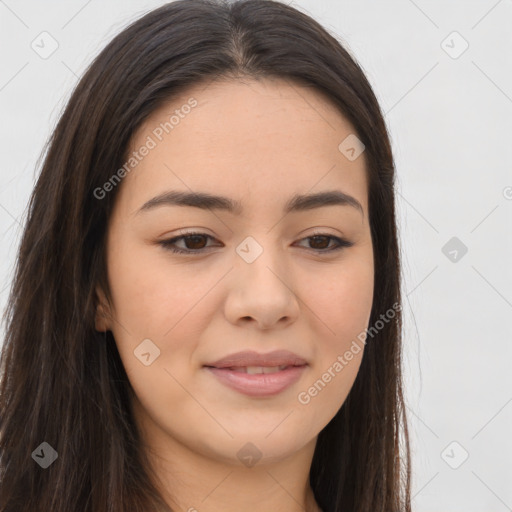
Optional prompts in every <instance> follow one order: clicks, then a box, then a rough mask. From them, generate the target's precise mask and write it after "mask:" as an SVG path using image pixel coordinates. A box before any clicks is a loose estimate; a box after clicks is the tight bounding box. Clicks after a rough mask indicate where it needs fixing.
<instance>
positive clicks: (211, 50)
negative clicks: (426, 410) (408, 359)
mask: <svg viewBox="0 0 512 512" xmlns="http://www.w3.org/2000/svg"><path fill="white" fill-rule="evenodd" d="M393 186H394V163H393V157H392V153H391V148H390V142H389V137H388V134H387V131H386V127H385V123H384V121H383V117H382V114H381V111H380V109H379V106H378V103H377V100H376V98H375V96H374V94H373V92H372V89H371V87H370V85H369V84H368V81H367V79H366V78H365V76H364V74H363V72H362V70H361V69H360V67H359V66H358V65H357V63H356V62H355V61H354V60H353V59H352V58H351V57H350V56H349V54H348V53H347V51H346V50H345V49H344V48H343V47H342V46H341V45H340V44H339V42H337V41H336V40H335V39H334V38H333V37H332V36H330V35H329V34H328V33H327V32H326V31H325V30H324V29H323V28H322V27H321V26H320V25H319V24H318V23H317V22H315V21H314V20H313V19H311V18H310V17H308V16H306V15H305V14H303V13H301V12H299V11H298V10H296V9H294V8H292V7H290V6H287V5H285V4H282V3H278V2H274V1H268V0H249V1H241V2H234V3H231V4H228V3H221V2H215V1H208V0H182V1H176V2H173V3H169V4H166V5H164V6H163V7H161V8H159V9H156V10H154V11H152V12H150V13H149V14H147V15H145V16H144V17H142V18H141V19H139V20H138V21H136V22H135V23H133V24H132V25H131V26H130V27H128V28H127V29H125V30H124V31H123V32H122V33H120V34H119V35H118V36H117V37H116V38H115V39H114V40H113V41H112V42H111V43H110V44H109V45H108V46H107V47H106V48H105V49H104V50H103V51H102V52H101V54H100V55H99V56H98V57H97V58H96V59H95V61H94V62H93V63H92V65H91V66H90V67H89V69H88V70H87V72H86V73H85V75H84V76H83V78H82V79H81V80H80V82H79V84H78V85H77V87H76V89H75V91H74V93H73V95H72V97H71V99H70V101H69V103H68V105H67V107H66V109H65V111H64V113H63V114H62V117H61V119H60V121H59V123H58V126H57V128H56V129H55V132H54V134H53V136H52V138H51V140H50V142H49V148H48V151H47V154H46V157H45V161H44V165H43V168H42V172H41V174H40V177H39V179H38V181H37V184H36V187H35V189H34V192H33V195H32V197H31V201H30V205H29V214H28V219H27V223H26V226H25V231H24V234H23V238H22V241H21V245H20V248H19V254H18V259H17V268H16V274H15V278H14V282H13V287H12V290H11V295H10V298H9V302H8V308H7V312H6V313H7V315H6V318H7V329H6V332H7V335H6V340H5V342H4V345H3V348H2V358H1V363H2V377H1V379H2V380H1V383H0V393H1V396H0V411H1V416H0V453H1V476H0V478H1V482H2V484H1V486H0V511H1V512H11V511H17V512H20V511H28V510H31V511H34V510H45V511H46V510H52V511H55V512H57V511H58V512H60V511H62V512H63V511H70V510H76V511H78V510H80V511H88V510H90V511H94V512H100V511H105V512H106V511H114V510H115V511H124V510H126V511H128V510H129V511H141V512H142V511H147V510H167V511H169V510H173V511H178V510H180V511H181V510H188V511H190V512H191V511H194V510H197V511H220V510H222V511H230V510H247V511H254V512H256V511H263V510H265V511H267V510H282V511H290V512H291V511H299V510H307V511H308V512H309V511H324V512H331V511H332V512H334V511H336V512H338V511H348V510H350V511H354V512H363V511H373V512H376V511H381V512H384V511H385V512H389V511H409V510H410V494H409V493H410V491H409V488H410V470H409V464H410V461H409V446H408V435H407V423H406V416H405V411H404V399H403V395H402V383H401V378H402V377H401V337H400V334H401V315H400V310H401V307H400V259H399V248H398V240H397V233H396V223H395V206H394V190H393Z"/></svg>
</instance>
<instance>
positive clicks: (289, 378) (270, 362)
mask: <svg viewBox="0 0 512 512" xmlns="http://www.w3.org/2000/svg"><path fill="white" fill-rule="evenodd" d="M307 367H308V363H307V361H306V360H305V359H303V358H302V357H299V356H298V355H297V354H294V353H293V352H290V351H288V350H276V351H274V352H269V353H268V354H259V353H258V352H254V351H245V352H237V353H236V354H231V355H229V356H227V357H223V358H222V359H219V360H218V361H215V362H213V363H209V364H206V365H204V368H205V370H207V371H208V372H209V373H210V374H211V375H213V376H214V377H216V379H217V380H218V381H219V382H220V383H222V384H223V385H225V386H227V387H229V388H231V389H233V390H235V391H237V392H239V393H243V394H245V395H248V396H250V397H254V398H256V397H259V398H265V397H272V396H275V395H278V394H279V393H281V392H283V391H284V390H285V389H287V388H289V387H291V386H292V385H293V384H295V383H296V382H297V381H298V380H299V379H300V378H301V376H302V375H303V373H304V372H305V371H306V368H307Z"/></svg>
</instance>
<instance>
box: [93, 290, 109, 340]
mask: <svg viewBox="0 0 512 512" xmlns="http://www.w3.org/2000/svg"><path fill="white" fill-rule="evenodd" d="M96 299H97V300H96V302H97V304H98V305H97V306H96V316H95V329H96V330H97V331H98V332H106V331H110V330H112V323H111V319H112V318H111V317H112V315H111V311H110V307H109V306H108V303H107V299H106V297H105V294H104V293H103V290H102V289H101V287H100V286H99V285H97V286H96Z"/></svg>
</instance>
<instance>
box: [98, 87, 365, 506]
mask: <svg viewBox="0 0 512 512" xmlns="http://www.w3.org/2000/svg"><path fill="white" fill-rule="evenodd" d="M190 97H194V98H195V99H196V100H197V101H198V105H197V106H196V107H195V108H194V109H192V111H191V112H190V113H189V114H188V115H186V116H183V118H182V119H180V122H179V124H178V125H177V126H175V127H174V129H173V130H172V132H170V133H169V134H167V135H165V137H164V138H163V140H162V141H161V142H158V144H157V146H156V147H155V148H154V149H152V150H151V151H150V152H149V154H148V155H147V156H145V157H144V158H143V160H142V161H141V162H140V163H139V164H138V165H137V166H136V168H135V169H134V170H133V171H132V172H131V173H129V174H127V175H126V177H125V178H124V179H123V181H122V183H121V184H120V185H119V186H120V190H119V191H118V192H119V195H118V197H117V198H116V203H115V207H114V211H113V214H112V217H111V219H110V221H109V226H108V238H107V260H108V263H107V268H108V275H109V284H110V286H111V291H112V299H113V302H112V304H110V305H107V304H106V302H105V295H104V293H103V291H102V290H101V289H100V288H99V287H98V288H97V293H98V298H99V300H100V301H101V302H102V303H103V305H102V306H101V307H100V308H99V309H98V314H97V318H96V329H97V330H98V331H105V330H111V331H112V333H113V335H114V337H115V340H116V344H117V347H118V350H119V353H120V356H121V359H122V361H123V364H124V367H125V369H126V372H127V375H128V378H129V379H130V382H131V384H132V387H133V389H134V392H135V396H134V397H133V404H134V409H135V417H136V422H137V425H138V428H139V429H140V431H141V433H142V436H143V439H144V444H145V448H146V450H147V453H148V454H149V456H150V460H151V462H152V465H153V467H154V468H155V471H156V473H157V475H158V485H159V486H160V489H161V491H162V493H163V494H164V496H165V497H166V499H167V500H168V503H169V504H170V505H171V506H174V507H175V510H180V511H189V512H192V511H194V510H197V511H200V512H220V511H222V512H231V511H240V510H251V511H252V512H260V511H261V512H263V511H265V512H267V511H268V510H276V511H282V512H299V511H301V512H302V511H304V510H306V511H308V512H309V511H317V510H320V509H319V508H318V506H317V504H316V502H315V500H314V497H313V494H312V491H311V488H310V486H309V481H308V478H309V470H310V466H311V461H312V457H313V453H314V449H315V443H316V439H317V436H318V434H319V432H320V431H321V430H322V429H323V428H324V427H325V426H326V425H327V424H328V423H329V421H330V420H331V419H332V418H333V416H334V415H335V414H336V412H337V411H338V410H339V408H340V407H341V405H342V404H343V402H344V401H345V399H346V397H347V395H348V392H349V391H350V388H351V387H352V384H353V382H354V380H355V377H356V375H357V372H358V370H359V366H360V362H361V358H362V355H363V350H360V351H359V353H358V354H356V355H354V356H353V359H352V360H351V361H350V362H349V363H348V364H347V365H346V366H345V367H344V368H343V371H341V372H340V373H338V374H336V376H335V377H334V378H332V379H331V382H329V383H328V384H327V385H326V386H325V387H324V389H323V390H322V391H321V392H319V393H318V394H317V396H315V397H313V398H311V401H310V402H309V403H308V404H307V405H304V404H301V403H300V402H299V401H298V399H297V396H298V394H299V393H300V392H301V391H307V390H308V388H309V387H310V386H311V385H312V384H313V383H314V382H315V381H317V380H318V379H320V378H321V377H322V374H324V373H325V372H326V371H327V369H328V368H329V367H332V366H333V363H334V362H335V361H336V360H337V357H338V356H339V355H343V354H344V353H345V352H346V351H347V350H348V349H349V348H350V346H351V343H352V342H353V341H354V340H356V339H357V336H358V335H359V334H360V333H361V332H362V331H364V329H365V328H366V327H367V326H368V322H369V317H370V312H371V307H372V296H373V279H374V268H373V251H372V240H371V233H370V226H369V220H368V202H367V185H368V184H367V177H366V170H365V165H366V164H365V158H364V157H365V155H364V153H363V154H362V155H361V156H360V157H358V158H357V159H355V160H353V161H350V160H349V159H347V158H346V157H345V156H344V155H343V154H342V153H341V152H340V150H339V149H338V145H339V144H340V142H341V141H343V140H344V139H345V138H346V137H347V136H348V135H350V134H354V133H355V130H354V128H353V126H351V124H350V123H349V122H348V121H347V120H346V119H345V118H344V117H343V116H342V115H341V114H340V113H339V111H338V110H336V109H335V108H334V107H333V105H331V104H330V103H329V102H328V100H327V99H326V98H325V97H323V96H322V95H321V94H319V93H318V92H316V91H314V90H313V89H312V88H304V87H302V86H299V85H297V84H293V85H292V84H291V83H290V82H286V81H281V80H270V79H265V80H263V81H255V80H244V81H227V80H224V81H217V82H212V83H210V84H209V85H208V86H205V85H204V84H203V85H201V86H195V87H194V88H191V89H189V90H188V91H187V92H186V94H183V95H182V96H180V97H179V98H175V99H174V100H173V102H172V103H168V104H167V105H165V106H163V107H162V108H160V109H159V110H157V111H155V112H154V113H153V114H152V115H151V116H150V117H149V118H148V119H147V120H146V122H145V124H144V125H143V126H141V127H140V129H139V131H138V132H137V133H136V134H135V136H134V138H133V140H132V142H131V148H130V151H132V150H136V149H137V148H140V146H141V145H143V144H144V143H145V141H146V140H147V137H148V135H151V134H152V130H154V129H155V127H157V126H158V125H159V124H160V123H161V122H165V121H167V120H168V119H169V115H170V113H171V112H172V111H174V110H175V109H177V108H180V107H181V106H182V105H184V104H185V103H186V102H187V100H188V98H190ZM153 138H155V137H154V136H153ZM167 190H179V191H185V192H190V191H201V192H209V193H212V194H220V195H223V196H227V197H230V198H233V199H236V200H240V201H241V202H242V204H243V214H242V215H233V214H231V213H229V212H227V211H221V210H219V211H208V210H201V209H199V208H193V207H182V206H169V205H166V206H161V207H158V208H154V209H152V210H148V211H146V212H144V213H137V211H138V210H139V208H140V207H141V206H142V205H143V204H144V203H145V202H146V201H148V200H149V199H151V198H152V197H154V196H156V195H158V194H160V193H162V192H163V191H167ZM325 190H341V191H343V192H345V193H347V194H350V195H351V196H353V197H354V198H356V199H357V200H358V201H359V202H360V203H361V205H362V207H363V214H361V212H359V211H358V210H357V209H356V208H353V207H351V206H347V205H345V206H340V205H334V206H324V207H320V208H316V209H313V210H309V211H305V212H298V213H288V214H287V215H284V216H283V213H282V208H283V205H284V204H285V202H286V201H287V200H288V199H289V198H290V197H291V196H292V195H294V194H296V193H308V192H309V193H311V192H319V191H325ZM315 228H318V229H315ZM180 229H186V230H187V231H188V232H192V231H200V232H204V233H206V234H208V235H210V236H211V237H213V238H204V237H203V238H200V239H199V240H196V241H195V242H194V240H190V239H189V241H188V244H187V241H186V240H183V239H182V240H181V241H178V242H177V245H178V247H180V248H182V249H190V250H194V249H195V250H196V251H197V250H198V249H200V248H203V247H211V248H210V249H208V248H207V249H206V250H205V252H203V253H202V254H201V253H198V254H197V255H182V254H174V253H172V252H171V251H169V250H168V249H167V250H166V249H165V248H164V247H162V246H161V245H159V242H161V241H162V240H168V239H170V238H172V237H176V236H180V235H183V233H181V232H180V231H179V230H180ZM315 231H316V232H318V231H320V232H322V233H327V234H328V235H329V236H339V237H341V238H346V239H347V240H349V241H351V242H353V244H354V245H353V246H352V247H346V248H342V249H341V250H339V251H332V252H330V253H329V252H325V247H327V246H328V247H333V246H336V241H335V240H333V239H327V240H326V241H325V240H324V241H323V242H322V241H321V240H320V242H317V243H316V245H315V243H314V240H312V239H311V238H308V237H311V236H313V234H314V233H315ZM248 236H252V237H253V238H254V239H255V240H256V241H257V242H258V243H259V244H260V246H261V247H262V248H263V252H262V254H261V255H260V256H259V257H258V258H257V259H256V260H255V261H254V262H253V263H251V264H248V263H247V262H246V261H245V260H244V259H242V258H241V257H240V256H239V255H238V253H237V252H236V251H235V249H236V248H237V246H238V245H239V244H240V243H241V242H242V241H243V240H244V239H245V238H246V237H248ZM194 244H195V245H194ZM314 249H320V250H324V253H321V252H315V250H314ZM148 338H149V339H151V340H152V342H153V343H154V344H155V345H156V346H158V348H159V350H160V356H159V357H158V358H157V359H155V360H154V362H153V363H152V364H151V365H149V366H145V365H143V364H142V363H141V361H140V360H139V359H138V358H137V357H135V356H134V349H136V347H137V346H138V345H139V344H140V343H141V341H142V340H144V339H148ZM359 345H360V346H361V347H363V344H362V343H359ZM275 349H287V350H291V351H292V352H295V353H296V354H298V355H299V356H301V357H303V358H304V359H306V360H307V361H308V364H309V366H308V367H307V369H306V371H305V372H304V373H303V374H302V376H301V378H300V380H299V381H298V382H296V383H295V384H293V385H292V386H291V387H290V388H288V389H286V390H285V391H283V392H281V393H280V394H278V395H276V396H273V397H265V398H261V397H257V398H255V397H249V396H246V395H244V394H241V393H239V392H237V391H234V390H232V389H231V388H228V387H226V386H225V385H223V384H222V383H220V382H219V381H218V380H217V379H216V377H215V376H213V375H212V374H211V373H210V372H209V371H208V370H206V369H205V368H203V365H204V364H206V363H208V362H213V361H215V360H217V359H219V358H221V357H224V356H226V355H228V354H231V353H234V352H238V351H240V350H255V351H258V352H264V353H266V352H270V351H273V350H275ZM248 442H251V443H253V444H254V445H255V446H256V447H257V448H258V450H259V451H260V453H261V454H262V457H261V459H260V460H259V461H258V463H257V464H256V465H254V466H252V467H247V466H245V465H244V464H242V463H241V461H240V460H239V459H238V457H237V452H238V451H239V450H240V449H241V448H242V447H243V446H244V445H246V443H248Z"/></svg>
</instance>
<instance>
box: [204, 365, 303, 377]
mask: <svg viewBox="0 0 512 512" xmlns="http://www.w3.org/2000/svg"><path fill="white" fill-rule="evenodd" d="M295 366H303V365H288V364H283V365H280V366H231V367H228V368H226V367H217V366H206V368H217V369H219V370H231V371H234V372H239V373H249V374H250V375H255V374H258V373H266V374H269V373H277V372H280V371H282V370H286V369H287V368H292V367H295Z"/></svg>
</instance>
